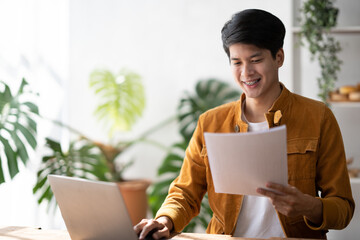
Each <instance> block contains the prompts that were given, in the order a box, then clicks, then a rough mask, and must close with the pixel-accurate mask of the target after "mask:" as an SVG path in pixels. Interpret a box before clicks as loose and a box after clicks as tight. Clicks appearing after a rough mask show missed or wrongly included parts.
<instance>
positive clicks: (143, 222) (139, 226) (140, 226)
mask: <svg viewBox="0 0 360 240" xmlns="http://www.w3.org/2000/svg"><path fill="white" fill-rule="evenodd" d="M147 222H148V219H142V220H141V221H140V222H139V223H138V224H136V225H135V226H134V231H135V233H136V235H139V234H140V232H141V230H142V229H143V227H144V226H145V225H146V224H147Z"/></svg>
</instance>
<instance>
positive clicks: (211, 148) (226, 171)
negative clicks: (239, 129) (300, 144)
mask: <svg viewBox="0 0 360 240" xmlns="http://www.w3.org/2000/svg"><path fill="white" fill-rule="evenodd" d="M204 137H205V144H206V149H207V153H208V159H209V164H210V170H211V174H212V178H213V181H214V186H215V192H217V193H230V194H243V195H258V196H259V194H258V193H257V192H256V189H257V188H259V187H262V188H266V187H265V185H266V183H267V182H274V183H279V184H283V185H287V184H288V170H287V150H286V127H285V126H280V127H274V128H271V129H269V130H268V131H262V132H247V133H208V132H205V133H204Z"/></svg>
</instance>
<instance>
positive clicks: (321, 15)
mask: <svg viewBox="0 0 360 240" xmlns="http://www.w3.org/2000/svg"><path fill="white" fill-rule="evenodd" d="M333 2H334V1H332V0H308V1H305V2H304V4H303V6H302V8H301V10H300V11H301V13H302V15H301V21H302V24H301V37H302V38H304V39H305V40H306V42H307V43H308V44H309V46H308V47H309V50H310V53H311V59H312V60H314V58H316V59H317V60H318V61H319V65H320V67H321V76H320V77H318V78H317V83H318V87H319V93H318V96H319V97H320V98H321V100H322V101H323V102H326V99H327V98H328V95H329V92H331V91H333V90H334V88H335V82H336V81H337V74H338V72H339V71H340V65H341V63H342V61H341V60H340V59H339V58H338V57H337V54H338V52H340V50H341V47H340V43H339V42H338V41H337V40H336V39H335V38H334V37H333V36H332V35H331V33H330V30H331V28H333V27H335V26H336V23H337V16H338V13H339V9H338V8H336V7H334V5H333Z"/></svg>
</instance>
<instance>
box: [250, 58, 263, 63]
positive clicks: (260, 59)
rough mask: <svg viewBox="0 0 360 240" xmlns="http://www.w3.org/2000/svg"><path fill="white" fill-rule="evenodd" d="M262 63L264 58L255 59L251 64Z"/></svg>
mask: <svg viewBox="0 0 360 240" xmlns="http://www.w3.org/2000/svg"><path fill="white" fill-rule="evenodd" d="M261 61H262V58H257V59H253V60H252V61H251V62H253V63H258V62H261Z"/></svg>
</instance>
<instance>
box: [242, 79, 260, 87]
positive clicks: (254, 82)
mask: <svg viewBox="0 0 360 240" xmlns="http://www.w3.org/2000/svg"><path fill="white" fill-rule="evenodd" d="M259 81H260V79H257V80H255V81H249V82H244V81H243V83H244V84H245V85H247V86H252V85H254V84H256V83H258V82H259Z"/></svg>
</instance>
